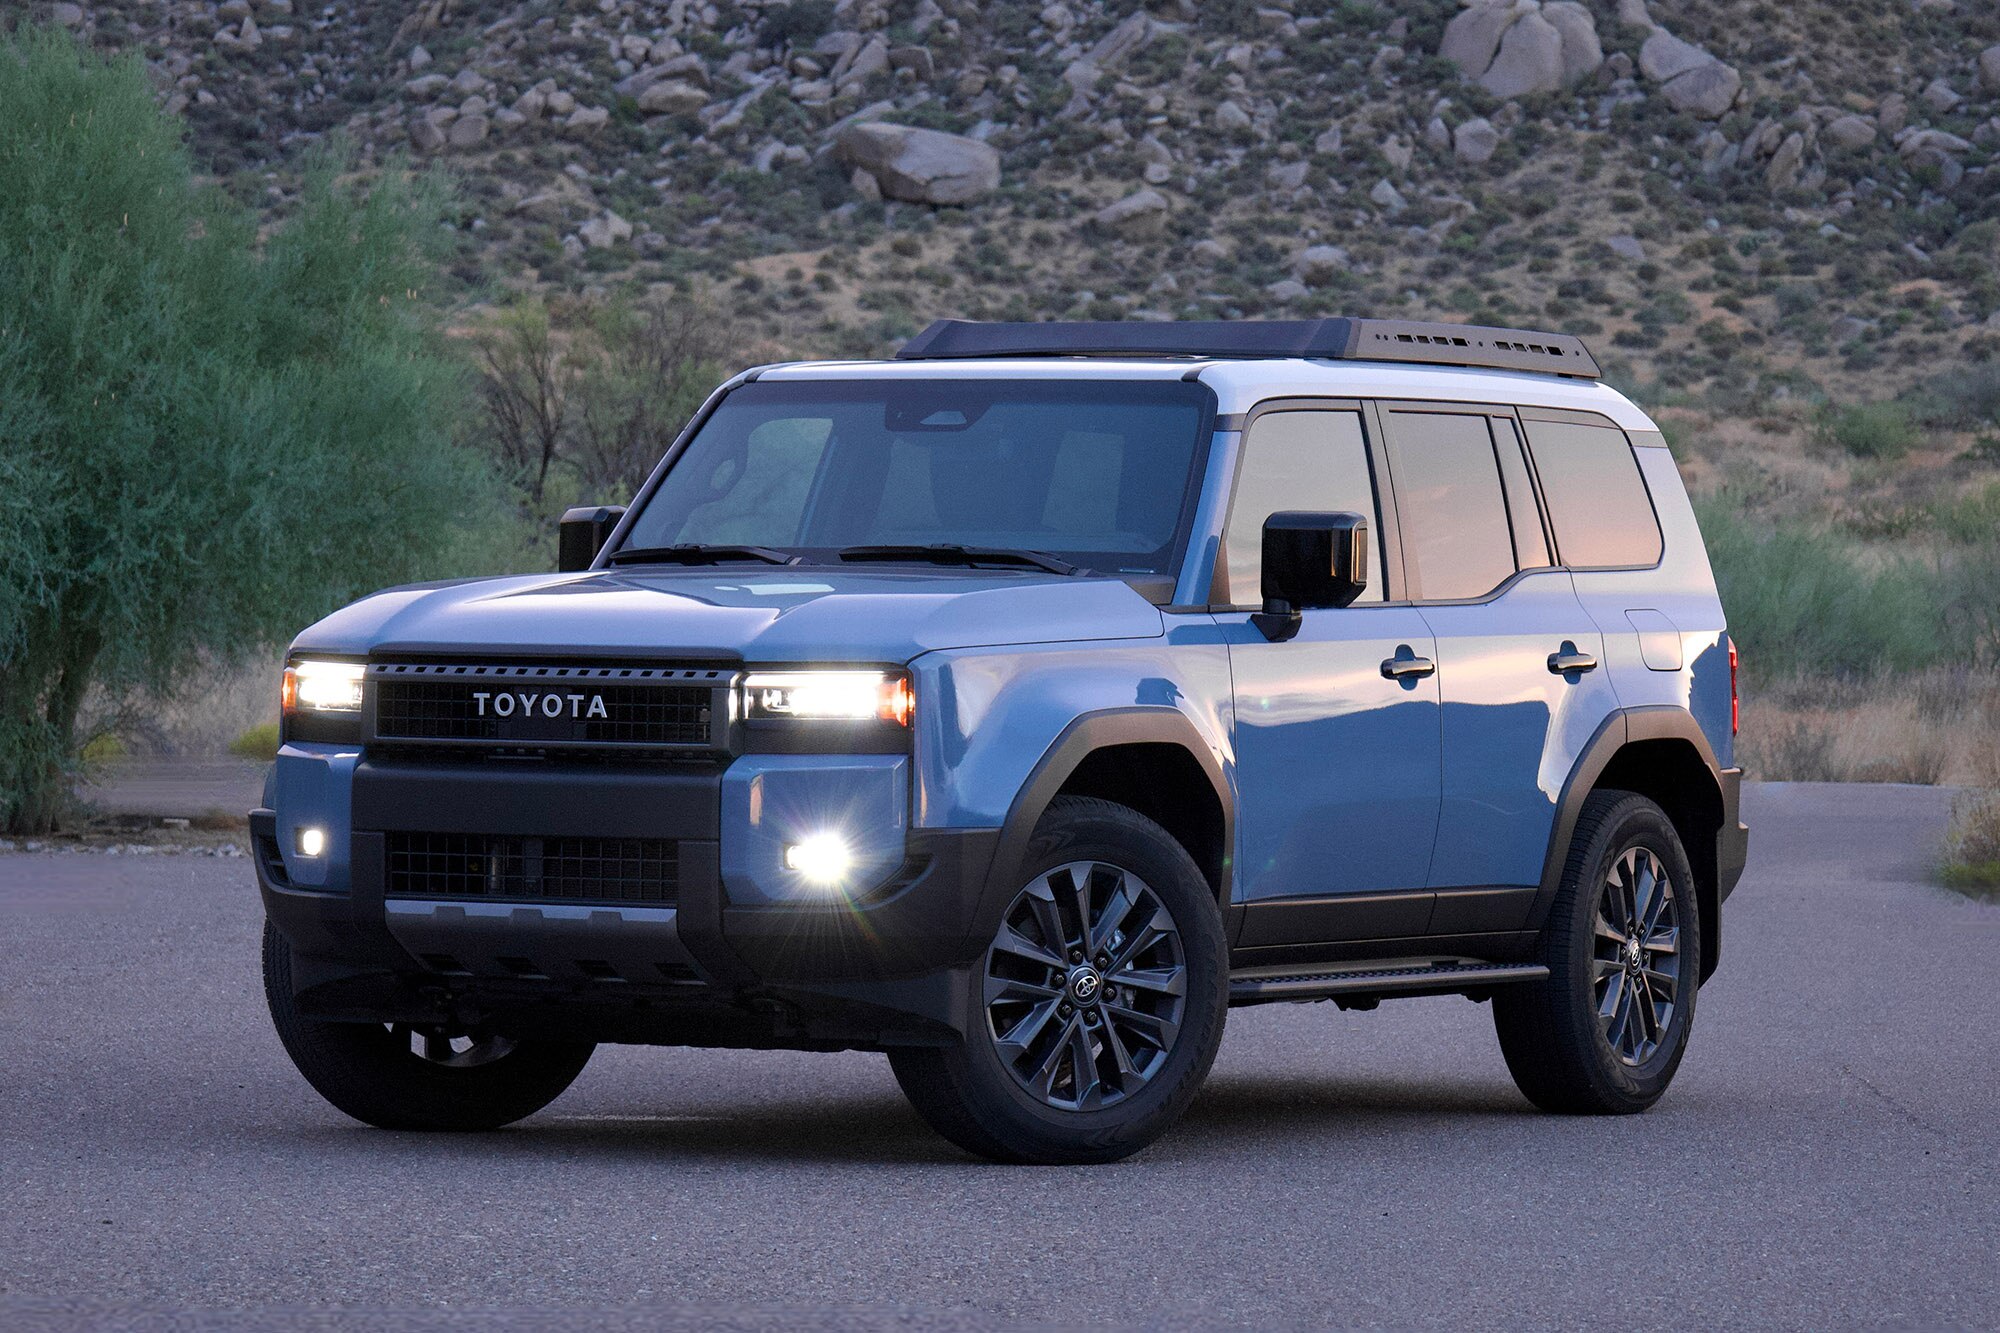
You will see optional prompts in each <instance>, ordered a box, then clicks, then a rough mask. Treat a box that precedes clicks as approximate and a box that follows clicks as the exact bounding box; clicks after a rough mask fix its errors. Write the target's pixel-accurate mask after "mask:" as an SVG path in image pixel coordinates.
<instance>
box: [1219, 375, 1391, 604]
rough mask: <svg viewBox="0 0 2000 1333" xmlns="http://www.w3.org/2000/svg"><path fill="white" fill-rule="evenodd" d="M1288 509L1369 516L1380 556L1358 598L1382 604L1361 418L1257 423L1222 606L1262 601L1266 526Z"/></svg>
mask: <svg viewBox="0 0 2000 1333" xmlns="http://www.w3.org/2000/svg"><path fill="white" fill-rule="evenodd" d="M1287 509H1298V510H1306V511H1309V512H1321V513H1340V512H1347V513H1354V514H1360V515H1361V516H1363V517H1364V518H1366V519H1367V520H1368V528H1369V531H1370V533H1371V534H1372V535H1373V540H1374V544H1375V550H1374V551H1373V553H1372V555H1371V559H1372V565H1371V567H1370V569H1369V571H1368V586H1367V588H1366V589H1364V590H1363V591H1362V594H1361V596H1360V598H1358V599H1357V600H1359V601H1363V602H1379V601H1381V600H1382V525H1381V523H1380V522H1379V521H1377V516H1376V513H1375V486H1374V483H1373V482H1372V481H1371V480H1370V478H1369V473H1368V445H1367V440H1366V437H1365V436H1364V435H1363V433H1362V430H1361V414H1360V413H1359V412H1350V411H1300V412H1266V413H1264V414H1263V415H1262V416H1260V417H1258V418H1257V419H1256V420H1255V421H1254V422H1252V423H1251V425H1250V434H1249V437H1248V439H1246V440H1245V441H1244V445H1243V460H1242V463H1241V465H1240V466H1239V467H1238V469H1237V474H1236V493H1235V496H1234V497H1233V499H1232V500H1231V502H1230V506H1229V523H1228V526H1227V527H1226V528H1225V529H1224V532H1223V538H1222V560H1221V561H1220V563H1219V568H1220V570H1221V574H1222V577H1220V578H1218V579H1217V584H1218V585H1219V586H1218V587H1217V588H1216V591H1215V598H1216V600H1217V601H1219V602H1224V603H1228V604H1230V605H1235V606H1250V605H1255V604H1257V603H1258V602H1260V601H1261V600H1262V599H1263V595H1264V594H1263V576H1264V520H1265V519H1267V518H1269V517H1270V516H1271V515H1272V514H1275V513H1278V512H1280V511H1281V510H1287Z"/></svg>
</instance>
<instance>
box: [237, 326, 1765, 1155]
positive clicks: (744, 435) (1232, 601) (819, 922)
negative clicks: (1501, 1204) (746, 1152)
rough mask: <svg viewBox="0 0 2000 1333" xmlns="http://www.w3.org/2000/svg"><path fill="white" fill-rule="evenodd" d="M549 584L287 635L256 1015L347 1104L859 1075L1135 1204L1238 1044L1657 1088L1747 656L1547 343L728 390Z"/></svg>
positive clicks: (972, 1134)
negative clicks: (1382, 1012)
mask: <svg viewBox="0 0 2000 1333" xmlns="http://www.w3.org/2000/svg"><path fill="white" fill-rule="evenodd" d="M561 552H562V555H561V563H562V567H563V572H561V573H558V574H554V575H527V576H520V577H509V578H493V579H482V580H474V581H468V582H456V583H440V584H424V585H417V586H412V587H403V588H393V589H390V590H388V591H385V592H380V593H377V594H375V595H374V596H371V597H368V598H365V599H363V600H362V601H359V602H357V603H355V604H354V605H352V606H349V607H347V608H345V609H344V610H341V611H339V612H336V613H335V614H333V615H331V616H329V617H327V618H326V619H325V620H322V621H321V622H319V623H318V624H316V625H314V626H313V627H312V628H310V629H308V630H307V631H305V633H303V634H301V635H300V636H299V638H298V640H297V642H296V643H294V644H293V646H292V649H291V653H290V656H289V659H288V665H287V667H286V670H285V685H284V743H283V747H282V749H281V750H280V753H279V755H278V760H277V763H276V765H275V766H274V769H273V772H272V775H271V779H270V783H269V786H268V788H267V794H266V799H265V801H264V805H265V807H266V808H263V809H259V810H257V811H255V812H253V814H252V815H251V829H252V834H253V841H254V846H255V852H256V855H255V858H254V861H255V865H256V869H257V876H258V883H259V887H260V889H261V891H262V896H263V902H264V907H265V911H266V914H267V918H268V925H267V929H266V931H265V944H264V975H265V984H266V989H267V992H268V996H269V1001H270V1006H271V1011H272V1014H273V1017H274V1019H275V1021H276V1025H277V1029H278V1032H279V1035H280V1036H281V1037H282V1039H283V1041H284V1044H285V1047H286V1049H287V1050H288V1051H289V1052H290V1054H291V1056H292V1058H293V1059H294V1061H295V1062H296V1063H297V1065H298V1067H299V1069H300V1071H301V1072H302V1073H303V1074H304V1075H305V1077H306V1078H307V1080H308V1081H310V1082H311V1084H312V1085H313V1086H314V1087H315V1088H316V1089H318V1090H319V1092H320V1093H321V1094H323V1095H324V1096H325V1097H326V1098H327V1099H328V1100H329V1101H330V1102H332V1103H333V1104H334V1105H335V1106H336V1107H338V1108H340V1109H341V1110H342V1111H345V1112H346V1113H348V1114H349V1115H352V1116H355V1117H357V1118H359V1119H361V1120H364V1121H367V1122H369V1123H372V1124H375V1125H381V1126H387V1127H393V1128H402V1129H486V1128H492V1127H495V1126H498V1125H502V1124H505V1123H507V1122H510V1121H513V1120H516V1119H519V1118H520V1117H523V1116H526V1115H529V1114H531V1113H533V1112H534V1111H536V1110H538V1109H540V1108H541V1107H543V1106H545V1105H546V1104H548V1103H549V1102H550V1101H551V1100H552V1099H554V1098H555V1097H556V1096H557V1095H558V1094H560V1093H561V1092H562V1090H563V1089H564V1088H565V1087H567V1086H568V1085H569V1083H570V1082H571V1081H572V1080H573V1079H574V1078H575V1077H576V1076H577V1074H578V1072H579V1071H580V1070H581V1069H582V1068H583V1066H584V1063H585V1061H586V1060H587V1059H588V1058H589V1057H590V1054H591V1051H592V1048H593V1046H594V1045H595V1044H596V1043H598V1042H633V1043H647V1044H654V1045H665V1046H728V1047H758V1048H773V1047H777V1048H791V1049H805V1050H841V1049H856V1048H859V1049H868V1050H882V1051H886V1052H887V1053H888V1055H889V1059H890V1062H891V1065H892V1067H893V1068H894V1071H895V1075H896V1078H897V1079H898V1080H899V1082H900V1083H901V1085H902V1087H903V1089H904V1090H905V1092H906V1093H907V1094H908V1095H909V1097H910V1100H911V1101H912V1102H913V1103H914V1104H915V1106H916V1108H917V1110H918V1111H919V1112H920V1113H921V1114H922V1116H923V1117H924V1119H925V1120H927V1121H928V1122H929V1123H930V1124H931V1125H932V1126H934V1127H935V1128H936V1129H937V1130H938V1131H939V1132H940V1133H942V1134H943V1135H945V1136H946V1137H947V1138H949V1139H950V1140H951V1141H953V1142H954V1143H956V1144H959V1145H960V1146H962V1147H963V1148H965V1149H967V1150H968V1151H970V1152H973V1153H976V1154H982V1155H984V1156H987V1157H991V1158H996V1159H1000V1160H1010V1161H1035V1162H1090V1161H1107V1160H1111V1159H1115V1158H1118V1157H1122V1156H1125V1155H1127V1154H1130V1153H1132V1152H1134V1151H1136V1150H1138V1149H1139V1148H1141V1147H1143V1146H1144V1145H1145V1144H1147V1143H1148V1142H1150V1141H1151V1140H1152V1139H1154V1138H1155V1137H1157V1136H1158V1135H1159V1134H1160V1133H1162V1132H1163V1131H1164V1130H1165V1129H1166V1128H1167V1126H1169V1125H1170V1124H1171V1123H1172V1122H1173V1121H1174V1119H1175V1118H1176V1117H1177V1116H1179V1115H1180V1114H1181V1112H1182V1111H1183V1110H1184V1109H1185V1108H1186V1107H1187V1105H1188V1103H1189V1101H1190V1100H1191V1099H1192V1098H1193V1097H1194V1095H1195V1093H1196V1091H1197V1090H1198V1088H1199V1087H1200V1084H1201V1081H1202V1079H1203V1077H1204V1075H1205V1074H1206V1073H1207V1070H1208V1067H1209V1063H1210V1061H1211V1060H1212V1059H1213V1057H1214V1055H1215V1052H1216V1048H1217V1046H1218V1044H1219V1043H1220V1042H1221V1039H1222V1030H1223V1021H1224V1019H1225V1017H1226V1016H1227V1013H1228V1010H1229V1009H1230V1008H1231V1007H1232V1006H1236V1005H1248V1004H1267V1003H1275V1002H1297V1001H1308V1000H1332V1001H1333V1002H1335V1003H1336V1004H1338V1005H1340V1006H1341V1007H1342V1008H1350V1009H1370V1008H1373V1007H1375V1005H1376V1004H1377V1003H1378V1002H1380V1001H1381V1000H1384V999H1388V998H1393V997H1397V996H1411V995H1445V994H1453V995H1464V996H1468V997H1471V998H1472V999H1474V1000H1480V1001H1491V1002H1492V1005H1493V1014H1494V1020H1495V1024H1496V1026H1497V1028H1498V1031H1499V1038H1500V1044H1501V1048H1502V1050H1503V1051H1504V1053H1505V1055H1506V1059H1507V1063H1508V1067H1509V1068H1510V1069H1511V1070H1512V1072H1513V1074H1514V1077H1515V1079H1516V1081H1517V1082H1518V1083H1519V1084H1520V1086H1521V1089H1522V1091H1523V1092H1524V1093H1525V1094H1526V1095H1527V1096H1528V1097H1529V1098H1530V1099H1531V1100H1532V1101H1533V1102H1535V1103H1536V1104H1537V1105H1539V1106H1541V1107H1544V1108H1546V1109H1548V1110H1551V1111H1561V1112H1581V1113H1621V1112H1634V1111H1640V1110H1643V1109H1645V1108H1646V1107H1647V1106H1649V1105H1651V1104H1652V1103H1653V1102H1654V1101H1655V1100H1656V1099H1657V1098H1658V1097H1659V1096H1660V1095H1661V1094H1662V1093H1663V1092H1664V1091H1665V1090H1666V1087H1667V1084H1668V1082H1669V1081H1670V1080H1671V1079H1672V1078H1673V1075H1674V1071H1675V1069H1676V1067H1677V1066H1678V1065H1679V1063H1680V1060H1681V1056H1682V1053H1683V1052H1684V1051H1685V1049H1686V1046H1687V1040H1688V1031H1689V1026H1690V1024H1691V1022H1692V1020H1693V1017H1694V1009H1695V998H1696V995H1697V992H1698V989H1699V987H1700V985H1701V983H1702V982H1704V981H1705V980H1706V979H1707V978H1708V977H1709V975H1710V974H1711V973H1713V972H1714V970H1715V966H1716V959H1717V956H1718V952H1719V947H1720V943H1721V937H1722V922H1721V906H1722V902H1723V900H1724V899H1725V898H1727V897H1728V896H1729V893H1730V891H1731V889H1732V888H1733V887H1734V886H1735V884H1736V881H1737V879H1738V877H1739V875H1740V874H1741V872H1742V868H1743V861H1744V853H1745V847H1746V843H1747V838H1748V834H1747V831H1746V830H1745V829H1744V827H1743V826H1742V824H1740V823H1739V822H1738V818H1737V804H1738V788H1739V780H1740V771H1739V770H1738V769H1737V768H1736V767H1735V765H1734V762H1733V758H1732V753H1731V751H1732V744H1733V742H1732V738H1733V734H1734V732H1735V729H1736V728H1735V712H1736V686H1735V677H1736V655H1735V650H1734V647H1733V646H1732V644H1731V643H1730V640H1729V637H1728V635H1727V634H1726V633H1725V631H1724V623H1723V615H1722V608H1721V606H1720V605H1719V604H1718V602H1717V599H1716V593H1715V586H1714V580H1713V578H1712V577H1711V574H1710V571H1709V565H1708V560H1707V557H1706V554H1705V553H1704V551H1703V547H1702V540H1701V534H1700V533H1699V531H1698V530H1697V529H1696V526H1695V519H1694V515H1693V513H1692V512H1691V510H1690V508H1689V505H1688V501H1687V497H1686V494H1685V493H1684V491H1683V490H1682V487H1681V482H1680V478H1679V476H1678V474H1677V472H1676V470H1675V467H1674V462H1673V458H1672V456H1671V455H1670V454H1669V453H1668V451H1667V449H1666V447H1665V444H1664V441H1663V440H1662V438H1661V436H1660V433H1659V430H1658V429H1657V427H1655V426H1654V424H1653V423H1652V422H1651V421H1649V420H1648V419H1647V418H1646V416H1645V414H1643V413H1642V412H1640V411H1639V410H1638V409H1637V408H1636V407H1634V406H1633V405H1632V404H1631V403H1630V402H1629V401H1627V400H1626V399H1625V398H1624V397H1622V396H1621V395H1620V394H1618V393H1617V392H1615V391H1614V390H1612V389H1611V388H1610V387H1608V386H1607V385H1605V384H1603V383H1601V382H1599V379H1598V371H1597V367H1596V364H1595V362H1594V361H1593V360H1592V359H1591V357H1590V354H1589V352H1588V351H1587V350H1586V349H1585V348H1584V347H1583V345H1582V344H1581V343H1580V342H1578V341H1577V340H1576V339H1574V338H1569V337H1563V336H1559V335H1551V334H1541V333H1530V332H1523V331H1517V330H1506V329H1487V328H1472V327H1463V326H1455V325H1435V324H1417V323H1410V322H1404V321H1380V320H1347V319H1326V320H1302V321H1291V322H1275V323H1247V322H1246V323H1205V324H1204V323H1184V324H1136V323H1134V324H1120V323H1110V324H1087V323H1084V324H1014V325H1010V324H975V323H965V322H956V321H943V322H940V323H938V324H936V325H933V326H932V327H931V328H930V329H928V330H927V331H926V332H924V333H923V334H922V335H920V336H919V337H917V338H916V339H915V340H914V341H912V342H911V343H910V344H909V345H908V346H907V347H905V348H904V349H903V350H902V352H901V353H900V354H899V356H898V357H897V359H896V360H894V361H889V362H819V363H803V364H794V365H779V366H767V367H763V368H761V369H758V370H752V371H749V372H747V373H745V374H742V375H739V376H737V377H736V378H734V379H732V380H730V381H729V382H728V383H726V384H724V385H723V386H722V387H721V388H720V389H718V390H716V392H715V394H714V395H713V396H712V397H711V398H710V399H709V400H708V402H707V403H706V404H705V405H704V406H703V407H702V409H701V411H700V412H699V414H698V415H697V416H696V417H695V419H694V420H693V421H692V422H691V423H690V424H689V426H688V427H687V429H686V431H685V432H684V433H683V434H682V435H681V436H680V437H679V438H678V439H677V440H676V441H675V442H674V444H673V446H672V447H671V448H670V449H669V450H668V451H667V454H666V456H665V458H664V459H663V460H662V461H661V463H660V465H659V467H658V468H657V469H656V470H655V471H654V473H653V475H652V476H651V478H650V479H649V480H648V481H647V482H646V484H645V486H644V487H643V488H642V489H641V490H640V492H639V494H638V496H637V498H636V499H635V500H634V501H633V502H632V504H631V506H630V507H629V508H619V507H603V508H594V509H583V510H572V511H571V512H570V513H569V514H567V515H565V517H564V519H563V525H562V533H561Z"/></svg>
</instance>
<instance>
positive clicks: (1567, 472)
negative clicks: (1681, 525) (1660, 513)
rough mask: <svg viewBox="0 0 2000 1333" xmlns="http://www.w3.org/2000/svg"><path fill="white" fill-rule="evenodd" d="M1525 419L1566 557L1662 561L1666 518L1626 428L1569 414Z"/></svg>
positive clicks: (1584, 563) (1590, 561)
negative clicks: (1662, 524) (1661, 516)
mask: <svg viewBox="0 0 2000 1333" xmlns="http://www.w3.org/2000/svg"><path fill="white" fill-rule="evenodd" d="M1527 425H1528V447H1529V449H1530V451H1531V452H1532V453H1533V454H1534V456H1535V471H1536V472H1537V473H1539V474H1540V476H1541V479H1542V495H1543V496H1544V497H1546V499H1547V500H1548V505H1549V523H1550V524H1551V525H1552V526H1553V527H1554V528H1555V532H1556V550H1557V554H1559V555H1560V556H1561V557H1562V562H1563V563H1564V564H1566V565H1574V566H1577V567H1579V568H1591V567H1595V566H1606V565H1610V566H1617V565H1652V564H1657V563H1658V562H1659V559H1660V551H1661V537H1660V520H1659V519H1658V517H1656V516H1655V515H1654V513H1653V501H1652V497H1651V496H1650V495H1648V494H1647V492H1646V481H1645V478H1643V477H1641V476H1640V475H1639V460H1638V459H1637V458H1635V457H1634V456H1633V454H1632V444H1631V442H1630V441H1629V440H1627V439H1626V438H1625V432H1623V431H1621V430H1618V429H1617V428H1615V427H1612V426H1586V425H1580V424H1575V423H1571V422H1566V421H1530V422H1528V423H1527Z"/></svg>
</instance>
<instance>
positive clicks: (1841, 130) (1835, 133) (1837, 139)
mask: <svg viewBox="0 0 2000 1333" xmlns="http://www.w3.org/2000/svg"><path fill="white" fill-rule="evenodd" d="M1820 138H1821V140H1822V141H1824V142H1826V143H1830V144H1832V145H1833V146H1834V147H1835V148H1845V149H1847V150H1849V151H1850V152H1851V151H1853V150H1854V149H1857V148H1866V147H1868V146H1869V145H1870V144H1872V143H1874V142H1875V122H1874V121H1872V120H1870V119H1868V117H1866V116H1853V115H1849V116H1841V117H1838V118H1837V119H1835V120H1832V121H1830V122H1828V124H1827V127H1826V128H1825V129H1823V130H1821V131H1820Z"/></svg>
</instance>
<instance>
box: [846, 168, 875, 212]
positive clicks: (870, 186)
mask: <svg viewBox="0 0 2000 1333" xmlns="http://www.w3.org/2000/svg"><path fill="white" fill-rule="evenodd" d="M847 186H848V188H849V189H851V190H853V191H854V193H856V194H858V195H860V196H861V201H862V202H863V203H867V204H879V203H881V202H882V183H881V182H880V181H878V180H876V179H875V177H874V176H872V175H870V174H869V173H868V172H866V171H863V170H862V169H861V168H860V167H856V168H855V169H854V174H853V175H851V176H849V177H848V178H847Z"/></svg>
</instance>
